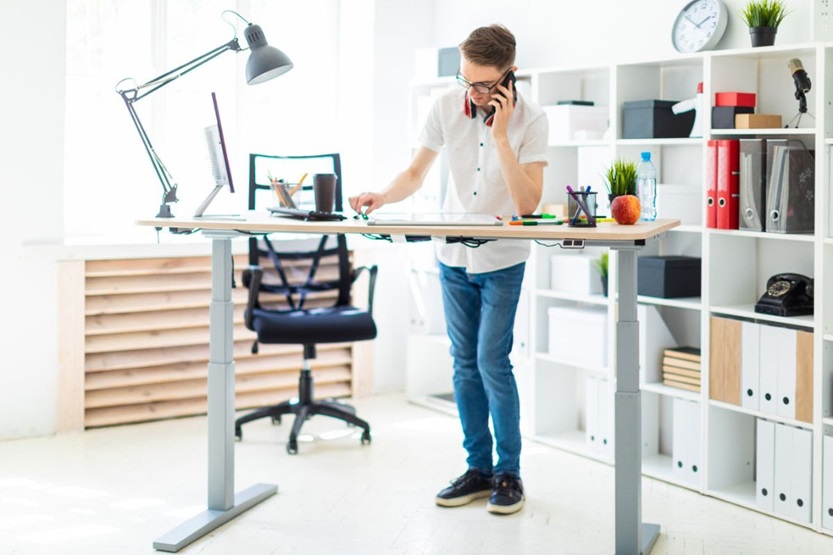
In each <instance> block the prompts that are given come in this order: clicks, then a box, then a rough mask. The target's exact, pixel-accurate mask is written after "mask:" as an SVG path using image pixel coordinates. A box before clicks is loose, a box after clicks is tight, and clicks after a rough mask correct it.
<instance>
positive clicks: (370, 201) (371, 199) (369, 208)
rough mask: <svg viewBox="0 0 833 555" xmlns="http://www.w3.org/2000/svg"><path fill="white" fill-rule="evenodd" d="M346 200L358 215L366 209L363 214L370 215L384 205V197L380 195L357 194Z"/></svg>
mask: <svg viewBox="0 0 833 555" xmlns="http://www.w3.org/2000/svg"><path fill="white" fill-rule="evenodd" d="M347 200H348V201H349V202H350V207H351V208H352V209H353V210H355V211H356V212H357V213H359V214H361V213H362V208H366V210H365V211H364V213H365V214H370V213H371V212H373V211H374V210H376V209H377V208H381V207H382V206H384V205H385V197H384V195H382V194H380V193H359V194H358V195H356V196H354V197H350V198H349V199H347Z"/></svg>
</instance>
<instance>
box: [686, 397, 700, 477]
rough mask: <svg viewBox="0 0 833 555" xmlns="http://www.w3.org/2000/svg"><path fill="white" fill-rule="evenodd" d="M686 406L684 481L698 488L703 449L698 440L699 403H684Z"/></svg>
mask: <svg viewBox="0 0 833 555" xmlns="http://www.w3.org/2000/svg"><path fill="white" fill-rule="evenodd" d="M685 405H686V408H685V411H686V423H687V428H688V432H687V436H686V437H687V441H686V459H687V461H688V466H687V467H686V472H685V478H686V481H687V482H688V483H689V484H691V485H693V486H697V487H698V488H699V486H700V475H701V474H702V470H701V469H702V468H703V465H702V461H701V460H700V458H701V454H702V452H703V449H702V447H701V444H702V442H701V441H700V405H699V404H698V403H695V402H693V401H687V402H686V403H685Z"/></svg>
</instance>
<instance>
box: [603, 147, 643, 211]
mask: <svg viewBox="0 0 833 555" xmlns="http://www.w3.org/2000/svg"><path fill="white" fill-rule="evenodd" d="M605 186H606V187H607V192H608V199H610V215H611V216H612V217H613V219H614V220H615V221H616V223H618V224H623V225H631V224H635V223H636V222H637V221H638V220H639V214H640V212H641V210H642V208H641V205H640V204H639V198H638V197H637V196H636V162H633V161H630V160H622V159H619V160H616V161H614V162H613V164H611V165H610V167H609V168H607V171H606V172H605Z"/></svg>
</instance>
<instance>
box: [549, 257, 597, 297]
mask: <svg viewBox="0 0 833 555" xmlns="http://www.w3.org/2000/svg"><path fill="white" fill-rule="evenodd" d="M596 260H597V257H594V256H590V255H588V254H578V253H563V254H554V255H552V257H551V258H550V289H552V290H553V291H558V292H561V293H575V294H578V295H593V294H601V292H602V277H601V274H599V270H598V268H596V264H595V261H596Z"/></svg>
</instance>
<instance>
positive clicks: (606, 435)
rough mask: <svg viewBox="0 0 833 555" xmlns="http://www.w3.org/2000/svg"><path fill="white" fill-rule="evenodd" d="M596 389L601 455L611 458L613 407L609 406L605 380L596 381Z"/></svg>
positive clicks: (609, 400)
mask: <svg viewBox="0 0 833 555" xmlns="http://www.w3.org/2000/svg"><path fill="white" fill-rule="evenodd" d="M596 387H597V388H598V391H597V393H596V395H597V396H598V398H599V415H598V418H599V436H600V437H601V441H600V447H601V452H602V454H604V455H606V456H613V435H614V434H613V412H614V411H613V405H612V404H611V402H612V401H611V397H610V395H608V389H607V380H606V379H605V378H597V379H596Z"/></svg>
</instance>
